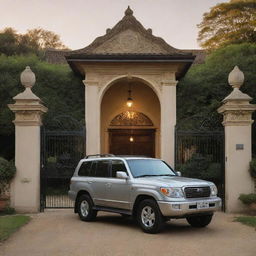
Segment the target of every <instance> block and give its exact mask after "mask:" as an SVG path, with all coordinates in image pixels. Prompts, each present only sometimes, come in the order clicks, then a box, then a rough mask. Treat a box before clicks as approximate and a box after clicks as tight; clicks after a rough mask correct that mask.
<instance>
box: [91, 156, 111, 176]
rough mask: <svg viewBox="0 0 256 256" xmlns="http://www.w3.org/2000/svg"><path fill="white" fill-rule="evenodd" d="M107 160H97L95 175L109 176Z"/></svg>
mask: <svg viewBox="0 0 256 256" xmlns="http://www.w3.org/2000/svg"><path fill="white" fill-rule="evenodd" d="M109 163H110V161H109V160H102V161H97V169H96V175H95V177H109Z"/></svg>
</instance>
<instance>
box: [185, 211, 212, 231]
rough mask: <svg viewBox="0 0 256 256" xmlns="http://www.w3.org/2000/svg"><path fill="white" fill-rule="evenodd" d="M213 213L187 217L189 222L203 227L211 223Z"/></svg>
mask: <svg viewBox="0 0 256 256" xmlns="http://www.w3.org/2000/svg"><path fill="white" fill-rule="evenodd" d="M212 216H213V214H209V215H201V216H191V217H187V218H186V219H187V222H188V223H189V224H190V225H191V226H192V227H196V228H203V227H206V226H207V225H208V224H210V222H211V220H212Z"/></svg>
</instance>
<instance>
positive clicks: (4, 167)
mask: <svg viewBox="0 0 256 256" xmlns="http://www.w3.org/2000/svg"><path fill="white" fill-rule="evenodd" d="M15 173H16V167H15V165H14V163H13V162H12V161H10V162H9V161H7V160H6V159H4V158H2V157H0V195H4V193H5V190H6V187H7V185H8V184H9V182H10V181H11V179H12V178H13V177H14V175H15Z"/></svg>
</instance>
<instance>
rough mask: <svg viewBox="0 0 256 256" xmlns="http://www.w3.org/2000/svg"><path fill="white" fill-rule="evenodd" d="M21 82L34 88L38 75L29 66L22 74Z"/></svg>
mask: <svg viewBox="0 0 256 256" xmlns="http://www.w3.org/2000/svg"><path fill="white" fill-rule="evenodd" d="M20 82H21V84H22V85H23V86H24V87H26V88H27V87H28V88H32V87H33V85H34V84H35V82H36V76H35V74H34V73H33V71H32V70H31V69H30V67H29V66H27V67H26V68H25V70H24V71H23V72H22V73H21V74H20Z"/></svg>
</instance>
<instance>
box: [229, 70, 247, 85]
mask: <svg viewBox="0 0 256 256" xmlns="http://www.w3.org/2000/svg"><path fill="white" fill-rule="evenodd" d="M228 82H229V84H230V85H231V86H232V87H233V88H238V89H239V88H240V87H241V86H242V85H243V83H244V73H243V72H242V71H241V70H240V69H239V67H238V66H235V67H234V69H233V70H232V71H231V72H230V73H229V75H228Z"/></svg>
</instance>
